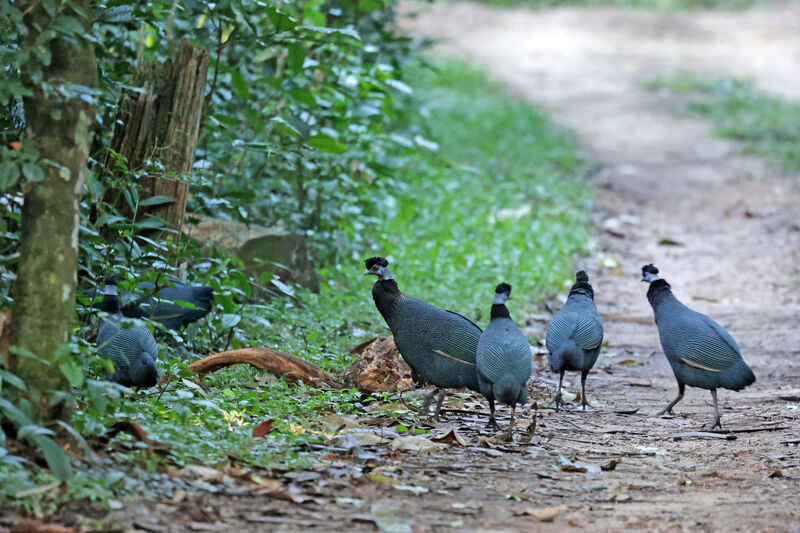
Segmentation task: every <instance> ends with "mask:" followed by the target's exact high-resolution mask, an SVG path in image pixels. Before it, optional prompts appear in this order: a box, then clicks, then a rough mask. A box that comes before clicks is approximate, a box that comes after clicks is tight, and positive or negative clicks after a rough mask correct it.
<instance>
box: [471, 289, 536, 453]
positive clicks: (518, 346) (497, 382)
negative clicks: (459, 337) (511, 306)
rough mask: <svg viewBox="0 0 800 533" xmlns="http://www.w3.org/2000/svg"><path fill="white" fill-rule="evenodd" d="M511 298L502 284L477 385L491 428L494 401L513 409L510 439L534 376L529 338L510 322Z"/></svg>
mask: <svg viewBox="0 0 800 533" xmlns="http://www.w3.org/2000/svg"><path fill="white" fill-rule="evenodd" d="M509 298H511V285H509V284H507V283H501V284H500V285H498V286H497V288H496V289H495V294H494V299H493V301H492V310H491V314H490V322H489V325H488V326H487V327H486V330H485V331H484V332H483V334H482V335H481V338H480V341H479V342H478V353H477V363H478V386H479V387H480V391H481V394H483V395H484V396H486V399H487V400H489V410H490V412H491V414H490V416H489V425H491V426H493V427H495V428H496V427H497V421H496V420H495V418H494V402H495V401H500V402H503V403H504V404H506V405H508V406H509V407H511V422H510V424H509V426H508V432H507V435H508V438H509V439H510V438H511V432H512V430H513V428H514V412H515V411H516V408H517V404H520V405H521V404H524V403H525V402H527V401H528V387H527V383H528V379H529V378H530V377H531V349H530V345H529V344H528V339H527V338H525V335H523V334H522V332H521V331H520V330H519V328H518V327H517V325H516V324H515V323H514V321H513V320H511V315H510V313H509V312H508V308H507V307H506V304H505V302H506V300H508V299H509Z"/></svg>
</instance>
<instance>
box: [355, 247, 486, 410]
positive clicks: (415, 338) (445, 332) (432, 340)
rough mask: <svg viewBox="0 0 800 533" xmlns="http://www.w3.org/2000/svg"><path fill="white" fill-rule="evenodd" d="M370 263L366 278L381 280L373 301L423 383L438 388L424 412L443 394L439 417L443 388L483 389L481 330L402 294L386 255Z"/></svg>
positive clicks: (377, 282)
mask: <svg viewBox="0 0 800 533" xmlns="http://www.w3.org/2000/svg"><path fill="white" fill-rule="evenodd" d="M365 263H366V267H367V270H366V271H365V272H364V274H370V275H373V276H377V277H378V281H376V282H375V284H374V285H373V286H372V298H373V299H374V300H375V306H376V307H377V308H378V311H379V312H380V313H381V315H382V316H383V318H384V320H386V324H387V325H388V326H389V329H390V330H391V331H392V335H393V336H394V341H395V344H397V349H398V351H399V352H400V355H402V356H403V359H405V361H406V363H408V366H410V367H411V368H413V369H414V370H416V371H417V373H418V374H419V375H420V377H421V378H422V380H423V381H425V382H426V383H428V384H430V385H434V386H435V387H436V389H435V390H434V391H433V392H431V393H430V394H429V395H428V396H427V397H426V398H425V402H424V404H423V407H422V409H423V412H427V410H428V408H429V407H430V404H431V400H432V399H433V397H434V396H435V395H437V394H438V399H437V405H436V409H435V411H434V418H436V419H438V418H439V411H440V410H441V408H442V402H443V401H444V396H445V391H444V389H455V388H461V387H466V388H468V389H471V390H474V391H478V376H477V373H476V371H475V354H476V352H477V349H478V339H480V336H481V328H479V327H478V326H477V325H475V323H474V322H472V321H471V320H469V319H468V318H465V317H463V316H461V315H459V314H458V313H454V312H452V311H447V310H445V309H440V308H438V307H435V306H433V305H431V304H429V303H425V302H423V301H422V300H418V299H416V298H413V297H411V296H408V295H407V294H403V293H402V292H400V290H399V289H398V287H397V282H396V281H395V280H394V278H393V277H392V274H391V273H390V272H389V268H388V266H389V262H388V261H387V260H386V259H384V258H383V257H370V258H369V259H367V260H366V261H365Z"/></svg>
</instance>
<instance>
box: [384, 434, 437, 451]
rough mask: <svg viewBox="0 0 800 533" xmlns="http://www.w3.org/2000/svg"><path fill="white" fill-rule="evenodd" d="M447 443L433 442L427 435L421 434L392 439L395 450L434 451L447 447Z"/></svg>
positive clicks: (392, 446)
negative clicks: (421, 435) (422, 435)
mask: <svg viewBox="0 0 800 533" xmlns="http://www.w3.org/2000/svg"><path fill="white" fill-rule="evenodd" d="M446 447H447V444H443V443H440V442H433V441H432V440H430V439H426V438H425V437H420V436H419V435H409V436H407V437H398V438H396V439H394V440H393V441H392V444H391V449H392V451H393V452H396V451H398V450H408V451H412V452H433V451H436V450H441V449H442V448H446Z"/></svg>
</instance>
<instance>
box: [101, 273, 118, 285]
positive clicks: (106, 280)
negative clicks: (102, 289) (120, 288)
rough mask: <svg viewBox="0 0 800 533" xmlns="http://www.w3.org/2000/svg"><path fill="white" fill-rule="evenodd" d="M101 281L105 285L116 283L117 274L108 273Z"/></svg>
mask: <svg viewBox="0 0 800 533" xmlns="http://www.w3.org/2000/svg"><path fill="white" fill-rule="evenodd" d="M103 283H105V284H106V285H116V284H117V276H115V275H114V274H109V275H108V276H106V277H105V278H104V279H103Z"/></svg>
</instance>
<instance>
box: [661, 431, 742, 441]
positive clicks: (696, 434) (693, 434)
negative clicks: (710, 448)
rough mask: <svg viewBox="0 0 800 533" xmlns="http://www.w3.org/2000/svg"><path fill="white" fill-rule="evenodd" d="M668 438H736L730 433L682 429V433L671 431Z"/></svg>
mask: <svg viewBox="0 0 800 533" xmlns="http://www.w3.org/2000/svg"><path fill="white" fill-rule="evenodd" d="M667 438H668V439H675V440H681V439H723V440H736V435H731V434H730V433H712V432H711V431H684V432H683V433H673V434H672V435H670V436H669V437H667Z"/></svg>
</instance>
